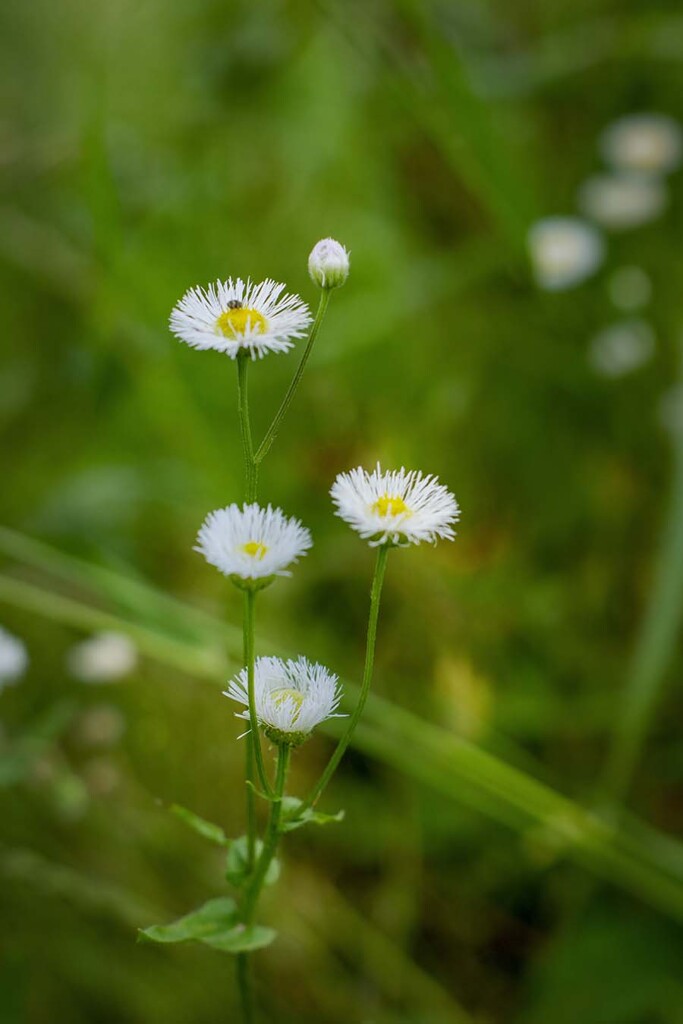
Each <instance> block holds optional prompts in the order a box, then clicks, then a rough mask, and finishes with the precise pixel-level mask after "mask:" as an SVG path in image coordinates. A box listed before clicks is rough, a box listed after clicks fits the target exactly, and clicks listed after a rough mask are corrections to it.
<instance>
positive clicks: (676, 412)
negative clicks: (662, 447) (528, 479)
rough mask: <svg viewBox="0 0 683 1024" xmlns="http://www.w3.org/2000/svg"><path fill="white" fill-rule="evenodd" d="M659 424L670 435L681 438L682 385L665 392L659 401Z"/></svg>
mask: <svg viewBox="0 0 683 1024" xmlns="http://www.w3.org/2000/svg"><path fill="white" fill-rule="evenodd" d="M658 413H659V422H660V423H661V425H662V426H663V427H664V429H665V430H667V431H668V432H669V433H670V434H673V435H674V436H675V437H683V384H676V385H675V386H674V387H672V388H670V389H669V390H668V391H665V392H664V394H663V395H662V397H661V399H660V401H659V410H658Z"/></svg>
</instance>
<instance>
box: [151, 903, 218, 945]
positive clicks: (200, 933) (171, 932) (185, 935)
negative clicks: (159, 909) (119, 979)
mask: <svg viewBox="0 0 683 1024" xmlns="http://www.w3.org/2000/svg"><path fill="white" fill-rule="evenodd" d="M236 914H237V906H236V904H235V901H234V900H232V899H230V898H229V897H227V896H225V897H219V898H218V899H214V900H209V901H208V903H205V904H204V905H203V906H202V907H199V908H198V909H197V910H193V911H192V912H191V913H190V914H186V915H185V917H181V918H179V919H178V920H177V921H173V922H172V923H171V924H154V925H152V926H151V927H150V928H143V929H141V930H140V939H141V941H145V940H148V941H149V942H188V941H190V940H192V939H196V940H198V941H204V940H206V939H209V938H211V937H212V936H215V935H224V934H226V933H227V932H229V931H230V930H231V929H233V928H234V927H235V925H236Z"/></svg>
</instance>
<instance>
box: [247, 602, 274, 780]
mask: <svg viewBox="0 0 683 1024" xmlns="http://www.w3.org/2000/svg"><path fill="white" fill-rule="evenodd" d="M255 605H256V592H255V591H253V590H245V591H244V616H243V624H244V663H245V665H246V669H247V695H248V700H249V725H250V733H249V736H250V737H251V748H252V751H253V753H254V757H255V760H256V770H257V772H258V779H259V782H260V784H261V787H262V789H263V790H264V792H265V793H266V795H267V796H270V795H271V788H270V783H269V782H268V776H267V775H266V767H265V764H264V763H263V751H262V750H261V738H260V736H259V728H258V717H257V714H256V696H255V693H254V660H255V659H254V608H255ZM250 781H251V782H252V783H253V781H254V780H253V778H251V777H250ZM247 788H248V789H251V787H247ZM252 795H253V790H252Z"/></svg>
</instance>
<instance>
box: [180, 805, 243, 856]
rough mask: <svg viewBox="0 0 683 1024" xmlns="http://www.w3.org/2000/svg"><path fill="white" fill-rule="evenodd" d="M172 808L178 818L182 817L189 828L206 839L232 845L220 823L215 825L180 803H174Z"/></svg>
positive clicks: (221, 844) (218, 843)
mask: <svg viewBox="0 0 683 1024" xmlns="http://www.w3.org/2000/svg"><path fill="white" fill-rule="evenodd" d="M170 810H171V814H175V816H176V818H180V820H181V821H182V822H184V824H185V825H187V826H188V828H191V829H192V830H193V831H194V832H197V833H198V834H199V835H200V836H202V837H203V838H204V839H208V840H209V841H210V842H212V843H216V844H217V845H218V846H230V840H229V839H228V837H227V836H226V834H225V832H224V831H223V829H222V828H221V827H220V825H214V823H213V822H212V821H207V820H206V819H205V818H200V817H199V815H198V814H195V813H194V811H188V809H187V807H181V805H180V804H173V805H172V806H171V809H170Z"/></svg>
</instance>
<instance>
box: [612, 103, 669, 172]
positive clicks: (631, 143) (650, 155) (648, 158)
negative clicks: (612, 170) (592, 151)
mask: <svg viewBox="0 0 683 1024" xmlns="http://www.w3.org/2000/svg"><path fill="white" fill-rule="evenodd" d="M600 150H601V152H602V155H603V157H604V159H605V160H606V161H607V163H608V164H610V166H612V167H616V168H618V169H620V170H625V171H636V172H639V173H642V174H667V173H668V172H669V171H673V170H675V168H676V167H678V166H679V165H680V163H681V158H682V157H683V133H682V132H681V126H680V125H679V123H678V122H677V121H676V120H674V118H672V117H668V116H667V115H666V114H627V115H625V116H624V117H620V118H619V119H618V120H617V121H614V122H613V123H612V124H611V125H608V127H607V128H606V129H605V131H604V132H603V133H602V136H601V137H600Z"/></svg>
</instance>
